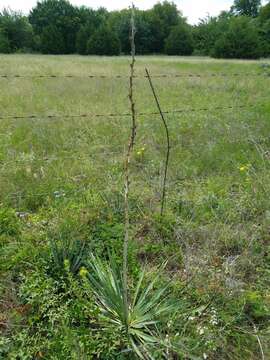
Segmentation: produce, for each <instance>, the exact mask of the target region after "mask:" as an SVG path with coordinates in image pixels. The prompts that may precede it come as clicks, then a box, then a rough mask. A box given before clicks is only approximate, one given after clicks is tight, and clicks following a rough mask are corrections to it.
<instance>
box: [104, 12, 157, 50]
mask: <svg viewBox="0 0 270 360" xmlns="http://www.w3.org/2000/svg"><path fill="white" fill-rule="evenodd" d="M130 17H131V13H130V10H128V9H124V10H121V11H114V12H112V13H111V14H110V17H109V20H108V23H109V26H111V28H112V29H113V30H114V31H115V32H116V33H117V35H118V37H119V40H120V42H121V52H122V53H124V54H129V53H130V39H129V34H130ZM135 22H136V53H137V54H149V53H151V51H152V44H153V41H154V35H153V33H152V31H151V27H150V24H149V22H148V21H147V18H146V16H145V11H140V10H137V9H136V10H135Z"/></svg>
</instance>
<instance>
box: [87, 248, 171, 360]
mask: <svg viewBox="0 0 270 360" xmlns="http://www.w3.org/2000/svg"><path fill="white" fill-rule="evenodd" d="M88 277H89V281H90V284H91V287H92V289H93V291H94V294H95V298H96V302H97V305H98V306H99V308H100V310H101V313H102V322H103V325H104V328H106V327H107V326H108V325H114V326H115V329H116V330H117V332H119V333H122V334H123V335H124V338H125V343H124V344H123V345H122V349H121V350H122V351H124V352H129V353H131V354H133V355H135V356H136V357H138V358H140V359H153V356H152V353H153V351H155V350H157V348H160V347H162V345H163V341H162V340H161V339H160V338H159V336H158V328H157V325H158V322H159V321H158V319H160V317H161V316H165V317H166V318H167V319H168V318H169V317H170V314H171V313H172V311H173V310H174V306H173V305H172V304H169V302H168V301H167V300H166V299H165V297H164V295H165V292H166V290H167V286H163V287H161V288H160V289H155V286H156V283H157V279H158V277H159V275H158V276H156V277H155V278H154V279H153V280H152V281H151V282H150V283H149V284H147V285H145V272H144V271H142V272H141V274H140V278H139V281H138V283H137V286H136V288H135V292H134V294H133V298H132V300H131V299H129V303H128V306H127V307H126V305H125V299H124V281H123V276H122V274H121V273H120V270H119V267H118V266H117V265H116V263H115V262H114V261H113V260H112V259H111V260H110V262H109V263H104V262H102V260H100V259H99V258H97V257H95V256H94V255H93V254H92V255H91V261H90V262H89V273H88Z"/></svg>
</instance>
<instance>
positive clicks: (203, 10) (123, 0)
mask: <svg viewBox="0 0 270 360" xmlns="http://www.w3.org/2000/svg"><path fill="white" fill-rule="evenodd" d="M70 2H71V3H72V4H74V5H86V6H89V7H92V8H98V7H100V6H103V7H106V8H107V9H108V10H116V9H117V10H118V9H122V8H125V7H128V6H129V5H130V3H131V0H70ZM133 2H134V4H135V5H136V7H138V8H140V9H148V8H151V7H152V6H153V5H154V4H155V3H156V2H157V0H134V1H133ZM174 2H175V3H176V4H177V6H178V9H179V10H181V11H182V12H183V14H184V16H185V17H187V18H188V21H189V22H190V23H192V24H194V23H196V22H198V20H199V19H200V18H203V17H205V16H206V15H207V14H210V15H217V14H219V12H220V11H221V10H229V9H230V7H231V5H232V3H233V0H175V1H174ZM263 2H264V3H265V2H266V1H263ZM36 3H37V0H0V9H2V8H3V7H10V8H12V9H14V10H22V11H23V12H24V13H27V12H28V11H29V10H30V9H31V8H32V7H33V6H35V4H36Z"/></svg>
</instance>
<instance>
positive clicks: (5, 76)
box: [0, 72, 270, 79]
mask: <svg viewBox="0 0 270 360" xmlns="http://www.w3.org/2000/svg"><path fill="white" fill-rule="evenodd" d="M209 77H229V78H230V77H266V78H267V77H270V72H267V73H209V74H207V73H206V74H198V73H182V74H155V75H152V78H209ZM0 78H2V79H35V78H36V79H57V78H62V79H73V78H80V79H81V78H85V79H95V78H96V79H128V78H129V76H128V75H97V74H94V75H87V74H86V75H72V74H71V75H69V74H63V75H61V74H59V75H56V74H44V75H24V74H0ZM134 78H135V79H146V76H145V75H136V76H134Z"/></svg>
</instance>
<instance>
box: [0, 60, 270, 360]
mask: <svg viewBox="0 0 270 360" xmlns="http://www.w3.org/2000/svg"><path fill="white" fill-rule="evenodd" d="M0 64H1V68H0V75H4V74H5V75H15V74H20V75H24V76H25V77H23V78H13V77H10V78H0V117H1V120H0V164H1V168H0V189H1V191H0V204H1V208H0V248H1V252H0V359H39V358H44V359H63V360H64V359H98V358H100V359H104V360H109V359H131V358H132V357H131V355H130V354H129V353H128V354H127V355H126V354H125V353H121V354H120V353H119V351H120V350H121V346H122V343H121V336H122V335H121V334H117V333H116V332H115V331H114V329H109V330H108V329H107V330H106V331H105V332H102V330H97V328H98V329H99V327H98V325H95V326H94V325H93V324H94V323H95V324H96V323H98V315H97V314H96V311H98V310H97V309H95V307H94V305H93V299H92V297H91V296H88V295H87V291H86V290H85V287H84V282H85V280H83V279H81V278H80V276H79V275H78V276H74V277H72V278H71V277H70V276H68V280H67V279H66V276H65V275H63V276H61V275H59V272H58V270H57V269H56V268H55V264H54V262H53V258H52V247H51V243H52V240H53V241H54V240H55V239H60V238H61V239H64V240H65V241H67V242H69V241H70V239H72V241H73V240H76V241H83V242H86V250H85V252H86V255H87V251H89V252H90V251H93V252H94V253H95V254H98V255H99V256H101V257H102V258H104V259H106V258H107V252H108V250H109V251H111V252H115V257H116V260H117V262H119V263H121V254H122V242H123V231H124V229H123V223H124V220H123V184H124V179H123V161H124V153H125V149H126V146H127V141H128V137H129V132H130V118H129V117H120V116H119V117H118V116H116V117H109V116H104V117H95V116H91V114H105V115H106V114H108V113H117V114H118V113H127V112H129V111H130V110H129V101H128V85H129V83H128V78H126V77H125V76H128V75H129V58H128V57H115V58H106V57H104V58H101V57H80V56H38V55H14V56H13V55H12V56H0ZM263 64H269V65H268V66H270V62H269V61H268V62H267V61H264V62H256V61H248V62H247V61H225V60H224V61H221V60H220V61H216V60H212V59H207V58H178V57H138V58H137V61H136V75H137V76H138V78H136V79H135V98H136V111H137V112H138V113H140V112H143V113H147V112H149V113H151V112H156V108H155V103H154V101H153V96H152V93H151V90H150V88H149V85H148V82H147V79H145V78H143V76H144V69H145V67H147V68H148V69H149V70H150V72H151V74H152V75H153V76H154V75H158V74H168V75H174V74H187V75H190V74H191V75H192V74H193V75H194V74H200V75H201V77H191V76H183V77H174V76H170V77H167V78H154V79H153V82H154V85H155V87H156V91H157V93H158V95H159V98H160V102H161V106H162V108H163V110H164V111H165V110H166V111H172V110H175V109H177V110H180V109H186V110H187V111H185V112H183V113H174V114H173V113H169V114H167V115H166V119H167V121H168V125H169V130H170V136H171V142H172V150H171V158H170V165H169V172H168V192H167V201H166V211H165V214H164V216H163V217H162V218H160V216H159V208H160V197H161V181H162V173H163V167H164V160H165V154H166V138H165V134H164V129H163V127H162V123H161V121H160V118H159V116H157V115H149V116H147V115H138V118H137V120H138V129H137V141H136V144H135V151H134V156H133V160H132V163H131V194H130V212H131V223H132V242H131V246H130V251H129V264H130V266H129V268H130V283H131V286H132V283H133V281H135V279H136V278H137V277H138V273H139V271H140V269H141V268H143V267H146V269H147V273H148V275H149V277H151V274H152V273H154V272H155V271H156V269H157V267H158V266H159V265H161V264H162V263H163V262H164V260H165V259H168V264H167V266H166V268H165V270H164V271H163V273H162V276H160V283H166V282H168V280H169V279H170V294H169V295H168V297H169V296H170V297H171V298H173V299H174V301H176V302H177V304H178V310H177V313H176V314H174V316H173V317H172V319H169V320H168V319H167V321H166V319H165V320H164V319H163V320H162V321H163V322H162V325H161V327H160V332H162V333H163V335H166V336H167V337H166V338H169V339H170V341H177V342H178V343H181V346H182V350H183V349H185V354H188V355H183V352H181V351H179V352H178V351H177V350H175V351H173V352H172V353H170V354H169V353H168V354H167V358H168V359H192V358H193V356H194V358H198V359H213V360H214V359H215V360H217V359H222V360H225V359H239V360H240V359H241V360H244V359H248V360H255V359H267V358H269V357H270V344H269V343H270V341H269V338H270V328H269V319H270V292H269V285H270V282H269V276H270V253H269V251H270V201H269V194H270V181H269V178H270V150H269V149H270V138H269V134H270V76H269V75H270V68H268V67H267V66H266V65H263ZM212 73H215V74H223V73H226V74H228V75H230V74H231V75H232V74H235V73H241V74H242V75H241V76H226V77H225V76H211V74H212ZM264 73H265V75H263V74H264ZM267 73H268V75H267ZM52 74H53V75H57V76H59V77H56V78H36V77H35V75H52ZM252 74H258V75H262V76H253V75H252ZM63 75H75V76H76V77H72V78H65V77H63ZM88 75H106V78H99V77H97V78H89V77H87V76H88ZM115 75H121V76H122V77H121V78H115ZM31 76H32V77H31ZM242 105H244V106H246V107H244V108H241V107H239V106H242ZM229 106H232V107H233V108H232V109H230V108H229ZM217 107H219V108H220V109H216V108H217ZM202 108H207V109H208V110H207V111H206V110H204V111H199V109H202ZM191 109H195V110H196V109H197V110H198V111H190V110H191ZM53 114H60V115H61V114H63V116H60V117H58V118H47V117H46V116H47V115H53ZM79 114H89V116H87V117H83V118H80V117H77V118H70V117H65V115H66V116H67V115H69V116H70V115H79ZM13 115H19V116H20V115H26V116H28V115H37V116H38V117H37V118H33V119H31V117H29V118H26V119H13V118H8V117H9V116H13ZM93 328H95V330H93ZM154 358H155V359H161V358H162V355H160V354H159V353H156V354H155V355H154Z"/></svg>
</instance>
